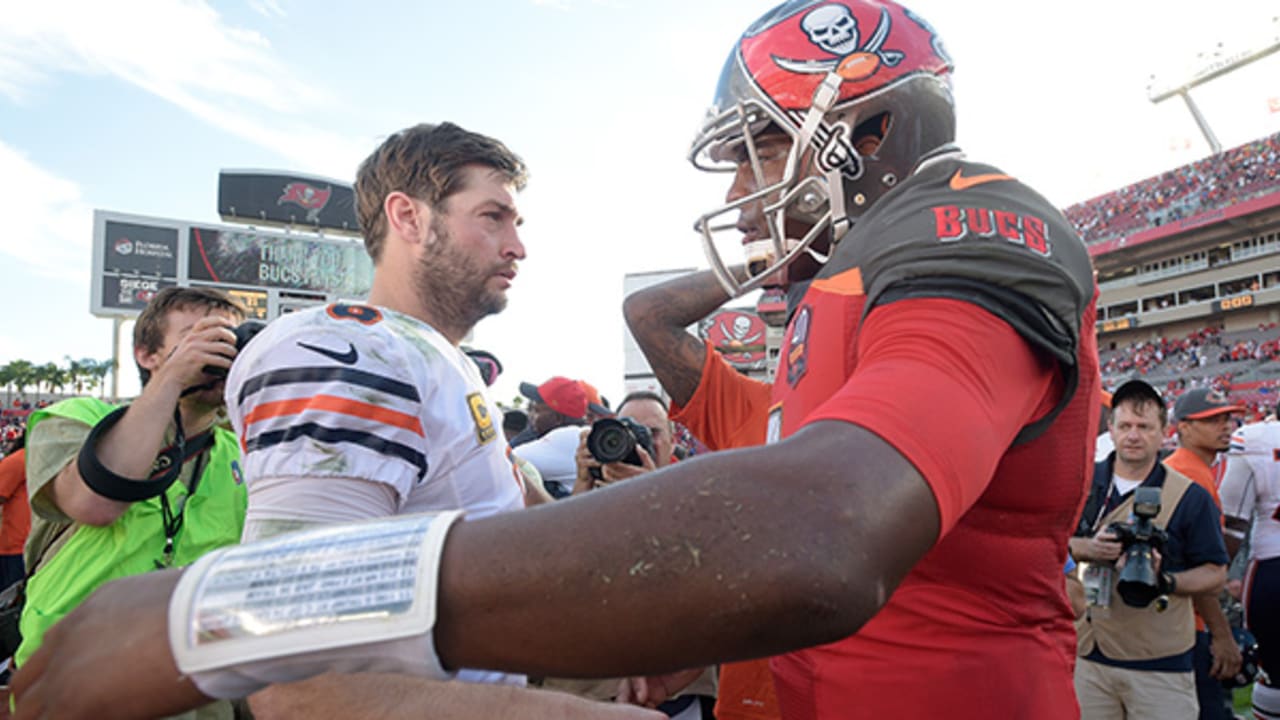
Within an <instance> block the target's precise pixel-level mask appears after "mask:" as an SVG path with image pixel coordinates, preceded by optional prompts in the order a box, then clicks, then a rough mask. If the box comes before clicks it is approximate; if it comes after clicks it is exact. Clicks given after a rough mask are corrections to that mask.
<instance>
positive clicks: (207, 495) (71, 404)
mask: <svg viewBox="0 0 1280 720" xmlns="http://www.w3.org/2000/svg"><path fill="white" fill-rule="evenodd" d="M115 409H116V408H115V406H113V405H110V404H108V403H105V402H102V401H100V400H96V399H94V398H72V399H70V400H64V401H62V402H59V403H57V404H55V405H52V406H50V407H47V408H44V409H42V410H38V411H36V412H34V413H32V414H31V417H30V419H29V420H28V422H27V432H28V433H29V432H31V431H32V430H34V429H35V427H36V425H38V424H39V423H40V421H41V420H43V419H45V418H46V417H50V416H58V417H64V418H69V419H72V420H78V421H80V422H82V423H84V424H86V425H89V426H91V427H92V426H94V425H97V424H98V421H100V420H101V419H102V418H104V417H106V416H107V415H108V414H109V413H110V412H111V411H112V410H115ZM212 432H213V442H212V443H211V444H210V445H209V447H208V448H207V449H206V450H205V451H204V454H205V455H206V456H207V457H206V459H205V462H204V470H203V472H202V473H201V475H200V478H199V480H198V481H197V482H196V483H195V488H196V491H195V494H194V495H191V496H190V497H188V490H187V486H186V485H185V484H183V483H182V482H174V483H173V484H172V485H170V486H169V489H168V490H166V491H165V494H166V495H167V496H168V500H169V505H170V507H171V508H174V509H175V510H176V509H177V508H182V511H181V512H182V516H183V519H182V525H181V528H180V529H179V530H178V532H177V534H176V535H175V537H174V546H173V555H172V558H171V565H173V566H175V567H181V566H185V565H189V564H191V563H193V562H195V561H196V560H197V559H198V558H200V556H201V555H204V554H205V553H208V552H209V551H211V550H215V549H217V548H220V547H223V546H225V545H232V544H235V543H237V542H239V541H240V532H241V530H242V529H243V527H244V515H245V507H246V505H247V502H248V501H247V496H246V494H245V489H244V486H243V485H241V484H239V483H237V482H236V481H235V479H234V476H233V474H232V469H231V463H232V462H233V461H235V460H237V459H239V457H240V447H239V444H238V443H237V442H236V436H235V434H234V433H232V432H230V431H228V430H225V429H223V428H214V429H213V430H212ZM73 462H74V460H73ZM190 462H195V459H194V458H193V459H191V460H188V463H190ZM68 532H69V533H70V537H69V538H67V539H66V541H65V542H64V543H63V544H62V547H60V548H58V550H57V552H56V553H55V554H54V555H53V556H52V557H47V558H44V560H43V565H41V566H40V568H39V570H38V571H37V572H36V574H35V575H34V576H32V578H31V580H30V581H29V582H28V583H27V600H26V606H25V608H24V609H23V611H22V621H21V624H20V628H21V631H22V645H21V646H19V648H18V652H17V653H16V654H15V656H14V658H15V660H16V662H17V664H18V665H19V666H21V665H22V664H23V663H24V662H26V660H27V658H29V657H31V655H32V653H34V652H35V651H36V649H37V648H39V647H40V643H41V641H42V640H43V638H44V634H45V632H47V631H48V630H49V628H50V627H52V626H53V624H54V623H56V622H57V621H58V620H60V619H62V617H63V616H64V615H66V614H67V613H69V612H71V611H72V610H74V609H75V608H76V606H78V605H79V604H80V603H81V602H83V601H84V599H85V598H87V597H88V596H89V594H90V593H92V592H93V591H94V590H96V589H97V588H98V587H99V586H100V585H102V584H103V583H105V582H107V581H109V580H114V579H116V578H122V577H127V576H130V575H141V574H142V573H145V572H150V571H151V570H155V569H156V567H157V563H158V562H159V561H160V560H161V559H162V558H163V556H164V549H165V529H164V521H163V517H162V511H161V505H160V498H159V497H154V498H151V499H149V500H143V501H141V502H136V503H133V504H131V505H130V506H129V508H128V509H127V510H125V512H124V514H123V515H121V516H120V517H118V518H116V520H115V522H113V523H111V524H110V525H105V526H94V525H82V524H78V523H77V524H73V525H72V526H71V527H70V529H69V530H68Z"/></svg>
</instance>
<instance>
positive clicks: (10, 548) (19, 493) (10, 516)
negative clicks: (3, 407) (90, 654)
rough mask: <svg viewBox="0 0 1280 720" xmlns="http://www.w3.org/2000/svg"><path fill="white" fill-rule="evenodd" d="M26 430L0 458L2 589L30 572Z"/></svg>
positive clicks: (0, 578)
mask: <svg viewBox="0 0 1280 720" xmlns="http://www.w3.org/2000/svg"><path fill="white" fill-rule="evenodd" d="M25 445H26V433H23V434H21V435H19V436H18V438H17V440H15V441H14V443H13V444H12V445H11V446H10V448H9V452H8V454H6V455H5V456H4V458H3V459H0V589H3V588H7V587H9V586H10V585H12V584H13V583H15V582H17V581H19V580H21V579H22V578H23V577H25V575H26V571H25V570H24V569H23V565H22V548H23V546H24V545H25V544H26V542H27V533H29V532H30V531H31V504H30V503H29V502H28V501H27V468H26V461H27V451H26V447H25Z"/></svg>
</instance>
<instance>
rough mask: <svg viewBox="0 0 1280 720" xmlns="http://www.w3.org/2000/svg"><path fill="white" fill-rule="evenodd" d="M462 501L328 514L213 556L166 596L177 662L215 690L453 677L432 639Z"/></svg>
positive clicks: (222, 693) (224, 694)
mask: <svg viewBox="0 0 1280 720" xmlns="http://www.w3.org/2000/svg"><path fill="white" fill-rule="evenodd" d="M461 516H462V512H461V511H450V512H440V513H429V514H422V515H406V516H401V517H396V518H391V519H382V520H376V521H368V522H359V523H348V524H342V525H328V526H325V527H322V528H315V529H310V530H303V531H300V532H296V533H289V534H287V535H281V536H279V537H277V538H273V539H271V540H267V541H265V542H259V543H252V544H248V545H239V546H236V547H230V548H225V549H223V550H219V551H217V552H214V553H210V554H209V555H206V556H204V557H203V558H201V559H200V560H199V561H197V562H196V563H195V564H194V565H192V566H191V568H190V569H188V570H187V572H186V573H185V574H184V575H183V577H182V580H181V581H180V582H179V583H178V587H177V588H176V589H175V591H174V594H173V597H172V599H171V600H170V603H169V642H170V645H171V647H172V649H173V655H174V658H175V660H176V661H177V663H178V669H179V670H181V671H182V672H183V673H184V674H186V675H188V676H190V677H191V679H192V680H193V681H194V682H195V684H196V686H197V687H199V688H200V690H201V691H202V692H204V693H205V694H206V695H209V696H211V697H221V698H234V697H244V696H245V695H248V694H250V693H252V692H254V691H256V690H259V689H261V688H263V687H266V686H267V685H270V684H274V683H282V682H292V681H296V680H303V679H306V678H308V677H311V676H313V675H317V674H320V673H323V672H326V671H330V670H333V671H339V672H356V671H381V672H388V671H394V672H401V673H410V674H415V675H424V676H428V677H435V678H440V679H447V678H449V677H450V676H451V674H450V673H448V672H446V671H445V669H444V668H443V666H442V665H441V664H440V659H439V658H438V657H437V656H436V653H435V647H434V644H433V643H432V640H431V629H432V627H433V626H434V624H435V619H436V618H435V616H436V595H437V593H436V582H437V578H438V575H439V571H440V554H441V552H442V551H443V550H444V541H445V537H446V536H447V535H448V532H449V528H450V527H451V526H452V525H453V523H454V522H455V521H457V520H458V518H459V517H461Z"/></svg>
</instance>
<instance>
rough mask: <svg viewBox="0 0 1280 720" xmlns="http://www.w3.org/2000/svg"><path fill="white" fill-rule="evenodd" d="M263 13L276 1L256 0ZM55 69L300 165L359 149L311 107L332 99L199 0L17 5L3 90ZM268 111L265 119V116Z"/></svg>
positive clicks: (4, 33)
mask: <svg viewBox="0 0 1280 720" xmlns="http://www.w3.org/2000/svg"><path fill="white" fill-rule="evenodd" d="M255 4H260V5H261V6H262V8H263V10H265V11H266V12H276V11H280V12H282V11H281V9H280V6H279V3H278V2H277V1H276V0H256V3H255ZM58 73H76V74H83V75H108V76H112V77H115V78H118V79H119V80H122V81H124V82H126V83H129V84H131V85H134V86H137V87H139V88H141V89H143V90H145V91H147V92H149V93H152V94H154V95H156V96H158V97H160V98H163V99H164V100H167V101H168V102H171V103H173V104H174V105H177V106H178V107H181V108H182V109H184V110H186V111H187V112H189V113H191V114H192V115H194V116H196V117H198V118H199V119H201V120H203V121H204V122H207V123H209V124H211V125H213V126H215V127H218V128H220V129H222V130H224V131H226V132H229V133H232V134H234V135H236V136H238V137H241V138H244V139H246V140H248V141H250V142H253V143H255V144H258V145H261V146H263V147H266V148H269V149H271V150H273V151H275V152H278V153H280V154H281V155H283V156H285V157H286V158H288V159H289V160H291V161H294V162H296V163H297V164H298V165H299V166H300V168H305V169H311V170H315V171H322V172H323V171H328V172H331V173H332V171H333V170H335V169H338V168H316V167H313V166H314V164H315V162H316V158H317V157H328V158H334V160H333V161H332V162H334V163H335V164H337V163H341V164H340V165H339V166H338V167H339V168H340V170H338V171H339V172H341V173H343V174H345V173H346V172H349V171H350V168H351V167H352V166H354V165H355V162H356V161H357V160H358V159H359V158H360V157H361V156H362V154H363V153H362V150H363V148H362V147H356V146H354V145H353V144H352V142H351V140H350V139H347V138H344V137H342V136H339V135H336V134H334V133H330V132H326V131H323V130H320V129H318V128H316V127H314V126H312V125H310V123H309V122H308V120H307V118H308V116H309V115H308V113H309V112H314V111H316V110H317V109H319V108H322V107H323V106H324V105H325V104H326V103H328V102H331V101H332V99H331V98H330V97H329V96H328V95H327V94H326V93H325V92H324V91H323V90H321V89H320V88H317V87H315V86H313V85H311V84H309V83H307V82H305V81H304V79H303V78H301V77H299V76H298V75H297V74H296V73H295V72H294V71H293V70H292V69H290V68H289V67H287V66H286V65H285V64H284V63H282V62H281V61H280V60H279V59H278V57H277V56H276V55H275V54H274V52H273V50H272V47H271V43H270V41H269V40H268V39H267V38H266V37H264V36H263V35H262V34H261V33H258V32H256V31H254V30H249V29H245V28H237V27H232V26H230V25H228V24H227V23H226V22H225V21H224V19H223V18H222V17H221V16H219V14H218V13H217V11H215V10H214V9H213V8H211V7H209V5H208V4H206V3H205V2H203V1H202V0H181V1H180V2H165V1H162V0H133V1H132V2H119V3H102V2H75V3H23V4H20V5H16V6H14V7H13V8H10V9H9V11H8V12H7V13H6V17H5V22H4V23H2V24H0V94H3V95H5V96H7V97H9V98H10V99H12V100H14V101H15V102H19V103H21V102H23V101H24V100H25V99H26V98H27V97H28V96H29V94H30V93H31V92H33V91H34V90H35V89H37V88H38V87H39V86H40V85H41V84H43V83H45V82H48V78H50V77H51V76H53V75H55V74H58ZM267 117H269V118H270V120H269V121H268V120H266V119H264V118H267Z"/></svg>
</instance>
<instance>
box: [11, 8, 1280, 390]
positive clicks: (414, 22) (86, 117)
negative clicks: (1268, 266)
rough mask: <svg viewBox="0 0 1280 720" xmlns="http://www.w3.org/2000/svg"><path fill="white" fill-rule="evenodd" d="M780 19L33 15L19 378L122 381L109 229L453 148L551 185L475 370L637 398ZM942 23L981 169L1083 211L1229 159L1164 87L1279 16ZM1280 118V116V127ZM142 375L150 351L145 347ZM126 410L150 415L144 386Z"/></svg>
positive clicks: (24, 112) (210, 212)
mask: <svg viewBox="0 0 1280 720" xmlns="http://www.w3.org/2000/svg"><path fill="white" fill-rule="evenodd" d="M771 4H772V3H770V2H765V1H761V2H757V1H755V0H684V1H683V2H676V1H674V0H643V1H642V0H494V1H492V2H476V3H452V2H449V3H446V2H416V3H409V2H401V3H397V2H369V3H337V2H323V1H317V0H312V1H311V2H305V3H304V2H294V1H291V0H227V1H226V2H216V3H213V2H202V1H197V0H185V1H183V2H160V1H158V0H153V1H148V0H139V1H137V2H131V1H125V0H121V1H120V2H112V3H103V2H91V1H86V2H60V1H57V0H47V1H45V2H39V3H22V4H20V5H17V6H15V7H12V8H8V9H7V10H6V17H5V22H4V23H3V25H0V217H3V218H4V219H5V223H6V225H7V227H6V228H5V229H4V230H3V231H0V292H3V297H4V299H5V300H4V303H3V305H2V306H3V307H4V309H5V313H4V315H3V320H0V363H3V362H7V361H9V360H13V359H17V358H25V359H30V360H33V361H37V362H47V361H55V362H62V361H63V357H64V356H66V355H70V356H72V357H76V358H79V357H86V356H87V357H96V358H104V357H107V356H109V355H110V348H111V337H110V336H111V322H110V321H108V320H103V319H97V318H93V317H92V316H91V315H90V314H89V311H88V307H89V268H90V257H89V246H90V242H91V239H92V210H93V209H94V208H98V209H104V210H109V211H114V212H125V213H135V214H141V215H154V216H160V217H171V218H182V219H187V220H193V221H204V222H217V221H218V218H217V212H216V206H215V202H216V183H217V174H218V170H219V169H221V168H272V169H287V170H292V171H298V172H304V173H311V174H319V175H324V176H329V177H334V178H340V179H347V180H349V179H350V178H351V176H352V175H353V173H354V169H355V166H356V164H357V163H358V162H359V160H360V159H361V158H362V157H363V156H364V155H365V154H367V153H368V152H369V151H370V150H371V149H372V148H373V147H374V146H375V145H376V144H377V143H378V142H379V140H380V138H381V137H382V136H384V135H386V134H387V133H389V132H391V131H394V130H396V129H399V128H401V127H404V126H406V125H410V124H413V123H416V122H421V121H439V120H452V121H455V122H458V123H459V124H462V125H464V126H466V127H468V128H471V129H474V130H479V131H482V132H486V133H489V134H492V135H495V136H497V137H499V138H501V139H502V140H504V141H505V142H506V143H507V144H509V145H510V146H511V147H512V148H513V149H514V150H516V151H517V152H518V153H520V154H521V155H523V156H524V157H525V159H526V161H527V162H528V163H529V165H530V167H531V170H532V181H531V184H530V186H529V189H528V190H527V191H526V192H525V193H524V195H523V196H522V198H521V204H522V210H523V212H524V214H525V216H526V218H527V223H526V226H525V230H524V238H525V241H526V244H527V245H528V249H529V258H528V259H527V260H526V262H525V263H524V264H523V267H522V270H521V275H520V277H519V278H518V279H517V281H516V286H515V288H514V289H513V290H512V292H511V306H510V307H509V308H508V310H507V311H506V312H504V313H503V314H502V315H500V316H497V317H494V318H490V319H488V320H486V321H484V322H483V323H482V324H481V325H480V326H479V327H478V328H477V331H476V336H475V344H476V345H478V346H482V347H486V348H489V349H491V350H493V351H494V352H496V353H497V354H498V356H499V357H500V358H501V359H502V360H503V362H504V364H505V365H506V368H507V373H506V375H505V376H504V378H503V381H502V384H501V385H500V386H499V396H500V397H507V396H510V395H513V394H514V392H515V386H516V384H517V383H518V382H519V381H520V380H533V381H541V380H543V379H545V378H546V377H548V376H550V375H553V374H566V375H571V376H577V377H584V378H586V379H588V380H591V381H592V382H594V383H596V384H597V385H599V386H600V387H601V388H602V390H604V392H605V394H606V395H613V396H615V397H616V396H618V395H619V394H620V391H621V388H622V378H621V373H622V347H621V346H622V319H621V311H620V305H621V301H622V290H621V287H622V275H623V273H625V272H628V271H643V270H654V269H662V268H673V267H689V266H701V265H703V264H704V261H703V259H702V254H701V249H700V247H699V244H698V241H697V238H696V236H695V235H694V233H693V232H692V231H691V224H692V221H693V219H694V218H695V217H696V216H697V215H699V214H701V213H702V212H704V211H706V210H708V209H710V208H711V207H712V206H714V205H715V204H716V203H717V202H718V200H719V198H720V197H721V196H722V194H723V192H724V188H723V187H722V185H721V181H722V178H719V177H715V176H702V175H700V174H699V173H697V172H696V171H694V170H693V169H692V168H691V166H690V165H689V164H688V163H687V162H686V161H685V157H684V153H685V150H686V149H687V147H688V144H689V141H690V140H691V139H692V137H693V133H694V131H695V129H696V127H697V124H698V121H699V120H700V119H701V117H702V113H703V111H704V110H705V108H706V106H707V104H708V103H709V101H710V99H711V94H712V91H713V89H714V84H715V80H716V77H717V74H718V71H719V68H720V66H721V64H722V63H723V61H724V58H725V56H726V54H727V53H728V51H729V48H730V46H731V44H732V42H733V41H734V39H735V38H736V37H737V35H738V34H739V33H740V32H741V31H742V30H743V29H744V28H745V27H746V26H747V24H749V23H750V21H751V20H753V19H754V18H755V17H757V16H758V15H760V14H762V13H763V12H764V11H765V10H767V9H768V8H769V7H770V6H771ZM1177 5H1180V3H1172V4H1171V3H1167V2H1155V1H1154V0H1152V1H1148V0H1127V1H1126V2H1123V3H1115V2H1105V3H1104V2H1102V1H1101V0H1080V1H1078V2H1072V3H1043V2H1014V1H1013V0H973V1H971V2H956V1H955V0H921V1H919V2H916V3H913V4H911V7H912V9H914V10H916V11H917V12H919V13H920V14H922V15H923V16H924V17H926V18H928V19H929V20H930V22H931V23H932V24H933V25H934V26H935V27H936V28H937V29H938V30H939V32H940V33H941V34H942V36H943V38H944V39H945V41H946V43H947V46H948V48H949V50H950V51H951V54H952V56H953V57H954V58H955V60H956V64H957V71H956V95H957V104H958V114H959V118H960V120H959V123H960V142H961V144H962V145H963V146H965V148H966V149H967V150H968V151H969V152H970V155H971V156H973V157H975V158H976V159H980V160H983V161H985V162H991V163H993V164H997V165H1000V166H1002V167H1003V168H1004V169H1006V170H1007V171H1009V172H1012V173H1014V174H1016V175H1018V176H1019V177H1021V178H1023V179H1024V180H1026V181H1028V182H1029V183H1030V184H1032V185H1033V186H1035V187H1037V188H1039V189H1040V190H1041V191H1042V192H1043V193H1044V194H1045V195H1047V196H1048V197H1049V198H1050V199H1051V200H1053V201H1054V202H1056V203H1058V204H1060V205H1067V204H1070V203H1072V202H1076V201H1079V200H1083V199H1085V198H1088V197H1092V196H1094V195H1097V194H1100V193H1102V192H1105V191H1106V190H1108V189H1111V188H1114V187H1117V186H1119V185H1121V184H1124V183H1128V182H1131V181H1133V180H1136V179H1139V178H1141V177H1145V176H1147V175H1150V174H1153V173H1155V172H1158V171H1160V170H1162V169H1166V168H1168V167H1171V166H1173V165H1176V164H1179V163H1183V162H1187V161H1190V160H1193V159H1195V158H1197V157H1200V156H1203V155H1204V154H1206V153H1207V147H1206V146H1205V144H1204V142H1203V140H1202V139H1201V138H1200V136H1199V134H1198V132H1197V131H1196V129H1195V127H1194V125H1193V124H1192V122H1191V120H1190V116H1189V115H1188V113H1187V111H1186V109H1185V108H1184V107H1183V106H1182V105H1181V103H1179V102H1176V101H1175V102H1170V103H1165V104H1163V105H1160V106H1153V105H1151V103H1149V102H1148V101H1147V99H1146V91H1145V88H1146V85H1147V84H1148V82H1149V77H1150V75H1151V74H1152V73H1163V74H1164V75H1166V76H1172V75H1175V74H1177V73H1176V71H1175V70H1174V68H1179V67H1189V66H1191V65H1193V64H1194V63H1195V62H1197V59H1196V56H1197V54H1199V53H1202V52H1209V53H1212V51H1213V50H1214V49H1215V48H1216V47H1217V43H1218V42H1220V41H1221V42H1223V43H1224V51H1226V52H1228V53H1229V52H1230V51H1231V50H1232V49H1233V48H1237V47H1241V46H1243V45H1244V44H1246V43H1248V42H1251V41H1254V40H1256V39H1257V38H1258V36H1262V37H1266V36H1272V37H1274V36H1275V35H1276V34H1277V33H1280V24H1277V23H1276V21H1275V20H1273V17H1274V16H1275V15H1277V14H1280V13H1278V12H1277V11H1276V10H1275V9H1274V5H1273V4H1271V3H1268V2H1263V1H1262V0H1234V1H1228V2H1218V3H1214V4H1212V5H1204V4H1201V5H1198V6H1196V7H1198V8H1208V9H1209V10H1211V11H1212V12H1210V11H1203V12H1199V13H1192V12H1189V10H1190V9H1191V7H1192V6H1190V5H1189V4H1188V5H1187V9H1186V10H1177V9H1176V8H1175V6H1177ZM1277 78H1280V54H1277V55H1272V56H1271V57H1270V58H1267V59H1266V60H1264V61H1262V62H1260V63H1256V64H1255V66H1253V67H1251V68H1249V69H1247V70H1245V71H1242V72H1240V73H1237V74H1236V75H1235V76H1232V77H1228V78H1225V79H1223V80H1220V81H1217V82H1215V83H1214V84H1213V85H1210V86H1206V87H1204V88H1203V89H1201V90H1199V91H1197V92H1196V98H1197V100H1198V101H1199V102H1200V103H1201V107H1202V109H1203V110H1204V112H1205V114H1206V115H1207V116H1208V118H1209V120H1210V122H1211V123H1212V124H1213V127H1214V129H1215V131H1216V132H1217V133H1218V135H1219V138H1220V139H1221V140H1222V142H1223V143H1224V144H1225V145H1228V146H1230V145H1235V144H1238V143H1240V142H1244V141H1246V140H1249V139H1252V138H1254V137H1259V136H1261V135H1265V134H1267V133H1270V132H1275V131H1277V130H1280V112H1273V111H1271V110H1270V107H1269V105H1268V101H1269V100H1270V99H1273V98H1277V99H1280V80H1278V79H1277ZM1278 102H1280V100H1278ZM125 346H126V347H127V342H126V343H125ZM122 377H123V378H124V379H125V380H127V382H124V383H122V389H125V390H128V389H130V388H131V387H136V384H135V383H134V382H133V378H132V373H131V372H126V373H124V374H123V375H122Z"/></svg>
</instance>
